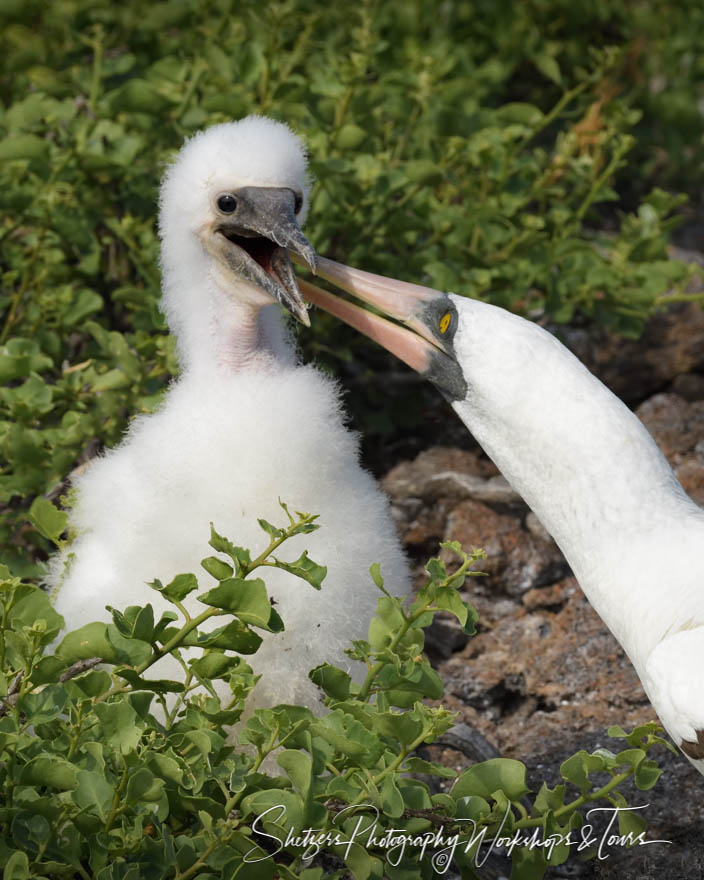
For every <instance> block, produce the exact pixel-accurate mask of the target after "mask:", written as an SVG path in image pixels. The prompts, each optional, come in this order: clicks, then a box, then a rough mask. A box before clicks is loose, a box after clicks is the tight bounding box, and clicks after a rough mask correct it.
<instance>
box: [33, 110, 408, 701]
mask: <svg viewBox="0 0 704 880" xmlns="http://www.w3.org/2000/svg"><path fill="white" fill-rule="evenodd" d="M244 186H255V187H286V188H290V189H292V190H294V191H295V192H296V193H297V194H299V195H300V196H301V197H302V199H303V207H302V209H301V210H300V211H299V213H298V221H299V222H302V221H303V219H304V216H305V213H306V209H307V201H308V189H309V180H308V177H307V171H306V157H305V150H304V148H303V145H302V143H301V141H300V140H299V139H298V138H297V137H296V135H294V134H293V132H292V131H291V130H290V129H289V128H288V127H287V126H285V125H282V124H281V123H278V122H274V121H273V120H271V119H265V118H263V117H257V116H250V117H247V118H245V119H242V120H240V121H238V122H232V123H225V124H223V125H218V126H214V127H213V128H210V129H208V130H207V131H205V132H202V133H201V134H198V135H196V136H195V137H193V138H192V139H191V140H189V141H188V142H187V143H186V145H185V146H184V147H183V149H182V150H181V151H180V153H179V154H178V156H177V157H176V159H175V161H174V163H173V164H172V165H171V167H170V168H169V169H168V171H167V173H166V176H165V178H164V182H163V185H162V189H161V199H160V218H159V229H160V234H161V240H162V249H161V264H162V271H163V298H162V304H161V305H162V308H163V310H164V312H165V314H166V317H167V320H168V322H169V326H170V328H171V331H172V332H173V333H174V335H175V336H176V340H177V343H178V351H179V357H180V361H181V367H182V369H183V371H184V372H183V375H182V376H181V378H180V379H179V380H178V381H177V382H175V383H174V384H173V385H172V387H171V388H170V389H169V392H168V394H167V396H166V399H165V401H164V403H163V405H162V406H161V408H160V409H159V411H158V412H157V413H155V414H154V415H151V416H142V417H139V418H137V419H136V420H135V421H134V422H133V423H132V425H131V427H130V429H129V431H128V433H127V435H126V437H125V439H124V440H123V442H122V443H121V444H120V445H119V446H118V447H117V448H115V449H113V450H110V451H108V452H106V453H105V454H104V455H102V456H101V457H100V458H99V459H97V460H95V461H94V462H92V464H91V466H90V467H89V469H88V470H87V471H86V473H85V474H84V475H83V476H81V477H80V478H79V479H78V480H76V481H75V484H74V485H75V488H76V501H75V505H74V508H73V511H72V512H71V523H72V525H73V526H74V527H75V528H76V529H77V530H78V531H79V533H80V536H79V537H78V539H77V540H76V541H75V542H74V544H73V546H72V548H71V550H72V552H73V554H74V560H73V562H72V564H71V566H70V568H69V570H68V572H67V574H66V575H65V577H63V575H64V572H63V563H64V560H63V559H62V558H61V557H59V558H57V559H55V560H54V563H53V567H52V571H51V575H50V579H49V581H50V584H51V585H52V586H54V587H57V588H58V595H57V599H56V607H57V609H58V611H59V612H60V613H61V614H63V615H64V617H65V618H66V622H67V626H68V627H69V628H70V629H75V628H77V627H79V626H81V625H83V624H85V623H87V622H89V621H92V620H109V619H110V615H109V614H108V612H107V611H106V610H105V605H107V604H109V605H112V606H115V607H117V608H123V607H125V606H128V605H144V604H146V603H147V602H151V603H152V605H153V606H154V608H155V611H156V612H157V613H160V612H161V611H163V610H166V609H167V608H171V609H172V606H169V605H168V603H166V602H164V601H161V600H160V597H159V594H158V593H156V592H155V591H153V590H151V589H150V588H149V587H148V586H147V585H146V582H148V581H150V580H153V579H154V578H159V579H160V580H161V581H162V582H163V583H167V582H168V581H169V580H170V579H171V578H172V577H173V576H174V575H176V574H179V573H182V572H193V573H195V574H197V576H198V577H199V580H200V583H201V585H202V588H203V591H205V590H206V589H209V588H210V587H212V586H213V584H214V583H215V582H214V579H213V578H211V577H210V576H209V575H208V574H207V573H206V572H205V571H204V570H203V569H201V568H200V561H201V560H202V559H203V558H204V557H206V556H210V555H214V551H213V550H212V549H211V548H210V547H209V545H208V539H209V537H210V530H209V525H208V524H209V522H212V523H213V525H214V526H215V529H216V530H217V531H218V532H219V533H220V534H222V535H224V536H226V537H227V538H229V539H230V540H232V541H233V542H234V543H235V544H237V545H239V546H243V547H247V548H249V549H251V550H253V551H254V552H255V553H258V552H261V550H262V549H263V548H264V547H266V546H267V543H268V537H267V535H266V534H265V533H264V532H263V531H262V530H261V529H260V527H259V526H258V524H257V518H259V517H261V518H264V519H266V520H269V521H270V522H273V523H274V524H285V515H284V513H283V511H282V510H281V508H280V507H279V505H278V500H277V499H278V498H281V499H282V500H283V501H284V502H285V503H286V504H287V505H289V508H290V509H291V510H301V511H305V512H308V513H317V514H320V520H319V522H320V524H321V526H322V527H321V528H320V529H319V530H318V531H316V532H314V533H312V534H310V535H300V536H297V537H296V538H293V539H292V540H291V541H290V542H287V544H286V545H285V546H284V547H283V548H282V549H281V551H280V556H281V558H282V559H288V560H293V559H296V558H297V557H298V556H300V554H301V552H302V551H303V550H304V549H307V550H308V551H309V554H310V556H311V558H312V559H314V560H315V561H316V562H319V563H320V564H322V565H326V566H327V567H328V575H327V578H326V580H325V582H324V584H323V589H322V591H321V592H320V593H318V592H316V591H315V590H314V588H313V587H312V586H311V585H309V584H308V583H306V582H305V581H302V580H300V579H298V578H296V577H294V576H293V575H291V574H287V573H286V572H282V571H277V570H275V569H272V568H266V569H264V572H265V575H263V577H264V580H265V582H266V583H267V586H268V588H269V594H270V596H272V597H274V598H275V599H276V602H277V606H276V607H277V610H278V611H279V613H280V615H281V617H282V618H283V620H284V624H285V627H286V631H285V632H284V633H282V634H278V635H272V634H268V633H264V644H263V645H262V647H261V648H260V650H259V652H258V653H257V654H256V655H255V656H254V657H253V658H252V665H253V667H254V669H255V671H256V672H260V673H262V674H263V678H262V680H261V681H260V682H259V684H258V685H257V688H256V691H255V695H254V701H253V702H254V704H255V705H260V706H261V705H273V704H275V703H280V702H302V703H306V704H308V705H309V706H311V707H312V708H315V707H317V706H320V701H319V694H318V691H317V689H316V688H315V687H314V685H313V684H312V683H311V682H310V680H309V679H308V672H309V671H310V669H312V668H313V667H314V666H316V665H318V664H319V663H321V662H323V661H329V662H332V663H335V664H337V665H340V666H342V667H345V668H348V667H349V666H350V661H349V659H348V658H347V657H346V655H345V654H344V650H345V648H347V647H349V646H350V642H351V640H353V639H356V638H363V637H365V636H366V634H367V626H368V621H369V619H370V618H371V616H372V615H373V613H374V611H375V609H376V603H377V599H378V597H379V595H380V594H379V591H378V590H377V588H376V586H375V585H374V584H373V582H372V580H371V577H370V575H369V573H368V569H369V566H370V565H371V564H372V563H373V562H379V563H380V564H381V567H382V572H383V573H384V575H385V576H386V577H387V585H388V588H389V590H390V591H391V592H394V593H395V594H397V595H401V594H403V593H405V592H406V591H407V590H408V588H409V585H410V578H409V573H408V568H407V564H406V561H405V558H404V556H403V554H402V552H401V549H400V544H399V541H398V538H397V536H396V532H395V528H394V525H393V522H392V521H391V518H390V516H389V513H388V509H387V503H386V501H385V499H384V497H383V496H382V494H381V492H380V491H379V489H378V488H377V486H376V485H375V483H374V481H373V480H372V478H371V477H370V476H369V475H368V474H367V473H366V472H364V471H363V470H362V468H361V467H360V465H359V462H358V450H357V441H356V439H355V437H354V435H353V434H351V433H350V432H349V431H348V430H347V429H346V428H345V425H344V422H343V417H342V413H341V408H340V401H339V393H338V390H337V388H336V386H335V384H334V383H333V382H332V381H330V380H328V379H326V378H325V377H324V376H323V375H321V374H320V373H319V372H317V371H316V370H315V369H314V368H312V367H302V366H298V365H297V364H296V353H295V350H294V348H293V346H292V345H291V344H290V342H289V340H288V338H287V334H286V332H285V328H284V325H283V322H282V319H281V314H280V312H281V310H280V309H279V307H278V306H276V305H272V306H263V307H261V308H259V307H258V305H257V306H253V305H251V302H252V300H251V296H250V297H249V305H248V291H247V285H248V283H247V282H245V281H244V280H243V279H242V278H241V277H237V276H235V274H234V273H233V274H232V275H230V276H227V277H226V278H225V276H224V275H223V273H222V271H220V273H219V274H218V272H217V271H216V268H217V267H216V266H215V265H214V263H213V258H212V256H211V255H210V254H209V251H208V248H207V247H205V246H204V236H205V240H207V236H208V235H212V234H217V233H213V232H212V229H213V226H214V225H216V220H215V219H214V214H213V211H214V207H213V204H214V201H215V200H216V199H217V195H218V193H219V192H222V191H227V192H234V191H236V190H237V189H238V188H239V187H244ZM209 230H210V231H209ZM223 278H225V280H223ZM253 316H254V317H253ZM252 319H253V320H254V323H255V324H256V327H257V328H258V330H257V332H256V333H252V331H251V326H250V330H249V331H247V326H248V321H249V324H250V325H251V323H252ZM248 332H249V335H248ZM62 578H63V580H62ZM185 604H186V605H187V607H188V608H189V612H190V613H193V612H195V611H196V610H197V611H198V612H200V611H202V610H203V608H204V607H205V606H203V605H202V604H200V603H198V602H197V600H196V599H195V594H193V595H191V596H190V597H188V598H187V599H186V602H185ZM223 620H224V618H222V617H221V618H218V619H217V620H216V621H215V622H214V623H213V626H217V625H222V622H223ZM350 671H351V672H354V670H350ZM180 672H181V670H180V667H178V666H177V664H176V662H175V661H172V660H170V658H165V659H164V660H163V661H161V662H160V663H159V664H156V665H155V666H154V667H152V669H151V670H150V673H151V674H155V675H156V676H157V677H180ZM360 674H361V673H358V675H360ZM221 691H222V692H224V693H225V694H227V693H228V692H227V690H226V686H224V685H222V686H221Z"/></svg>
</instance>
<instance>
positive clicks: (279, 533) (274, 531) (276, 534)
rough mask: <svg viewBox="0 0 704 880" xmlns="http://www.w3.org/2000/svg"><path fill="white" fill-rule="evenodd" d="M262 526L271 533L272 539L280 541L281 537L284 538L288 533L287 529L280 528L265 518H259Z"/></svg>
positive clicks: (268, 533)
mask: <svg viewBox="0 0 704 880" xmlns="http://www.w3.org/2000/svg"><path fill="white" fill-rule="evenodd" d="M257 522H258V523H259V526H260V528H262V529H264V531H265V532H266V533H267V535H269V537H270V538H271V539H272V541H278V540H279V538H283V536H284V535H285V534H286V530H285V529H279V528H277V527H276V526H273V525H272V524H271V523H270V522H267V521H266V520H265V519H258V520H257Z"/></svg>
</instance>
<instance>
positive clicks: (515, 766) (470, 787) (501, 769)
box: [451, 758, 530, 801]
mask: <svg viewBox="0 0 704 880" xmlns="http://www.w3.org/2000/svg"><path fill="white" fill-rule="evenodd" d="M497 791H502V792H503V793H504V794H505V795H506V797H507V798H508V799H509V800H511V801H518V800H520V799H521V798H522V797H523V796H524V795H525V794H528V792H529V791H530V789H529V788H528V787H527V785H526V768H525V765H524V764H522V763H521V762H520V761H514V760H513V759H512V758H491V759H490V760H488V761H482V763H481V764H475V765H474V766H473V767H470V768H469V769H467V770H465V771H464V772H463V773H461V774H460V776H459V778H458V779H457V782H456V783H455V784H454V785H453V787H452V791H451V794H452V797H453V798H455V800H457V801H459V800H460V799H461V798H465V797H468V796H470V795H475V796H478V797H480V798H484V799H486V798H490V797H493V795H494V792H497Z"/></svg>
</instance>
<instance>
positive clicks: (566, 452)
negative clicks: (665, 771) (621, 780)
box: [301, 260, 704, 773]
mask: <svg viewBox="0 0 704 880" xmlns="http://www.w3.org/2000/svg"><path fill="white" fill-rule="evenodd" d="M319 273H320V274H321V275H322V276H323V277H326V278H328V279H329V280H331V281H333V282H334V283H336V284H338V285H340V286H341V287H343V288H345V289H346V290H348V291H349V292H351V293H352V294H354V295H356V296H358V297H359V298H361V299H363V300H365V301H367V302H369V303H371V304H373V305H375V306H377V307H378V308H380V309H381V310H382V311H383V312H386V314H388V315H391V316H392V317H394V318H396V319H397V320H399V321H400V322H401V323H403V324H405V325H406V327H407V328H411V329H406V328H404V327H401V326H399V325H397V324H390V323H389V322H388V321H385V320H384V319H383V318H380V317H378V316H375V315H371V314H370V313H369V312H366V311H364V310H362V309H360V308H359V307H357V306H354V305H353V304H351V303H349V302H346V301H343V300H340V299H338V298H337V297H334V296H332V295H331V294H329V293H327V292H325V291H322V290H320V289H319V288H316V287H314V286H312V285H307V284H302V285H301V287H302V290H303V292H304V294H305V295H306V296H307V297H308V298H309V299H310V300H311V301H313V302H316V303H317V304H318V305H320V306H321V307H322V308H325V309H326V310H327V311H330V312H331V313H333V314H336V315H337V316H338V317H340V318H342V320H345V321H347V323H350V324H352V325H353V326H356V327H357V328H358V329H360V330H361V331H362V332H364V333H366V334H367V335H369V336H371V337H372V338H376V339H377V340H378V341H379V342H381V344H383V345H385V346H386V347H387V348H388V349H389V350H390V351H393V352H394V353H395V354H397V355H398V356H399V357H401V358H402V359H403V360H405V361H406V362H407V363H409V364H410V365H411V366H413V367H414V368H415V369H417V370H419V371H420V372H421V373H424V374H426V375H427V376H428V378H430V379H431V380H432V381H434V382H435V383H436V384H437V385H438V387H439V388H440V389H441V390H442V391H443V392H444V393H445V395H446V397H447V398H448V399H449V400H450V401H451V403H452V406H453V408H454V409H455V411H456V412H457V414H458V415H459V417H460V418H461V419H462V421H463V422H464V423H465V425H466V426H467V427H468V428H469V430H470V431H471V432H472V434H473V435H474V436H475V437H476V439H477V440H478V441H479V443H480V444H481V445H482V446H483V448H484V450H485V451H486V452H487V454H488V455H489V456H490V457H491V458H492V459H493V460H494V462H495V463H496V465H497V466H498V467H499V469H500V470H501V472H502V473H503V474H504V476H505V477H506V478H507V479H508V481H509V482H510V483H511V485H512V486H513V487H514V488H515V489H516V490H517V491H518V492H519V493H520V494H521V495H522V496H523V498H524V499H525V501H526V502H527V503H528V504H529V506H530V507H531V508H532V509H533V510H534V511H535V513H536V514H537V515H538V517H539V518H540V520H541V521H542V523H543V525H544V526H545V527H546V528H547V530H548V531H549V532H550V533H551V534H552V536H553V537H554V538H555V540H556V541H557V543H558V545H559V546H560V548H561V549H562V551H563V553H564V555H565V557H566V558H567V560H568V562H569V563H570V565H571V567H572V569H573V571H574V574H575V576H576V577H577V579H578V581H579V583H580V585H581V587H582V589H583V590H584V592H585V594H586V596H587V597H588V599H589V601H590V602H591V604H592V605H593V606H594V608H595V610H596V611H597V613H598V614H599V615H600V616H601V618H602V619H603V620H604V622H605V623H606V624H607V626H608V627H609V629H610V630H611V631H612V632H613V634H614V636H615V637H616V638H617V639H618V641H619V642H620V643H621V645H622V646H623V648H624V649H625V651H626V653H627V654H628V656H629V658H630V659H631V661H632V663H633V665H634V666H635V668H636V671H637V672H638V675H639V676H640V678H641V681H642V682H643V686H644V688H645V690H646V692H647V694H648V697H649V699H650V701H651V702H652V704H653V706H654V707H655V709H656V710H657V712H658V715H659V716H660V720H661V721H662V723H663V725H664V727H665V728H666V729H667V731H668V732H669V733H670V735H671V736H672V738H673V739H674V740H675V742H676V743H677V744H678V745H679V746H680V748H681V749H682V751H683V752H684V753H685V754H686V755H687V757H688V758H689V759H690V760H691V761H692V763H693V764H694V765H695V766H696V767H697V769H698V770H699V771H700V772H702V773H704V511H702V510H701V509H700V508H699V507H697V506H696V505H695V504H694V502H692V501H691V499H690V498H689V497H688V496H687V495H686V494H685V492H684V490H683V489H682V487H681V486H680V485H679V483H678V482H677V479H676V478H675V475H674V474H673V472H672V470H671V468H670V466H669V465H668V463H667V461H666V460H665V457H664V456H663V455H662V453H661V452H660V450H659V449H658V447H657V446H656V444H655V442H654V441H653V439H652V438H651V437H650V435H649V434H648V432H647V431H646V429H645V428H644V427H643V425H642V424H641V422H640V421H639V420H638V418H637V417H636V416H635V415H634V414H633V413H631V412H630V410H629V409H628V408H627V407H626V406H625V405H624V404H623V403H622V402H621V401H620V400H618V398H616V397H615V396H614V395H613V394H612V393H611V392H610V391H609V390H608V389H607V388H606V387H605V386H604V385H603V384H602V383H601V382H599V381H598V380H597V379H596V378H595V377H594V376H593V375H592V374H591V373H590V372H589V371H588V370H587V369H586V367H584V366H583V364H581V363H580V362H579V361H578V360H577V358H575V357H574V356H573V355H572V354H571V353H570V352H569V351H568V350H567V349H566V348H565V347H564V346H562V345H561V344H560V343H559V342H558V341H557V340H556V339H555V338H554V337H553V336H551V335H550V334H549V333H547V332H546V331H545V330H543V329H541V328H540V327H538V326H537V325H535V324H533V323H531V322H529V321H526V320H523V319H522V318H519V317H517V316H516V315H512V314H510V313H509V312H507V311H505V310H504V309H501V308H497V307H495V306H492V305H488V304H487V303H483V302H477V301H475V300H470V299H465V298H463V297H459V296H455V295H454V294H449V295H448V294H444V293H440V292H438V291H435V290H432V289H430V288H422V287H419V286H417V285H412V284H406V283H404V282H398V281H394V280H391V279H387V278H382V277H381V276H375V275H371V274H370V273H366V272H360V271H359V270H355V269H350V268H348V267H345V266H341V265H340V264H336V263H333V262H332V261H329V260H321V261H320V266H319ZM411 330H412V331H414V332H411Z"/></svg>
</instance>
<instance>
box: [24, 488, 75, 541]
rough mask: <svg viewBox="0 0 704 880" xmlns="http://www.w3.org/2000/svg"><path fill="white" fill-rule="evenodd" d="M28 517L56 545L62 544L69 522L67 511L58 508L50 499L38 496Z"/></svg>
mask: <svg viewBox="0 0 704 880" xmlns="http://www.w3.org/2000/svg"><path fill="white" fill-rule="evenodd" d="M28 519H29V521H30V522H31V523H32V525H33V526H34V527H35V528H36V530H37V531H38V532H39V533H40V534H42V535H43V536H44V537H45V538H48V539H49V540H50V541H51V542H52V543H53V544H56V546H59V545H60V539H61V535H62V534H63V533H64V532H65V531H66V525H67V523H68V514H67V513H66V512H65V511H63V510H58V509H57V508H56V507H54V505H53V504H52V503H51V501H49V500H48V499H46V498H42V497H38V498H35V499H34V501H33V502H32V506H31V507H30V508H29V514H28Z"/></svg>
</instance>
